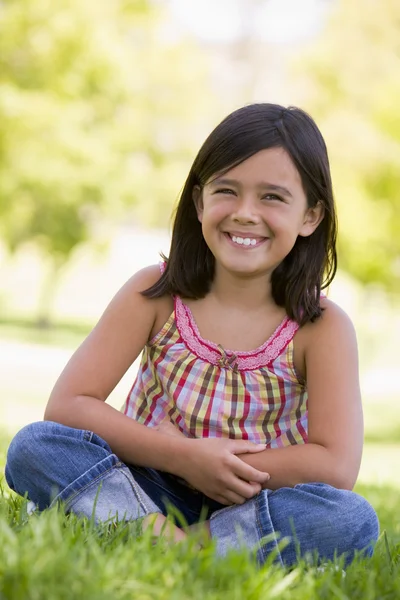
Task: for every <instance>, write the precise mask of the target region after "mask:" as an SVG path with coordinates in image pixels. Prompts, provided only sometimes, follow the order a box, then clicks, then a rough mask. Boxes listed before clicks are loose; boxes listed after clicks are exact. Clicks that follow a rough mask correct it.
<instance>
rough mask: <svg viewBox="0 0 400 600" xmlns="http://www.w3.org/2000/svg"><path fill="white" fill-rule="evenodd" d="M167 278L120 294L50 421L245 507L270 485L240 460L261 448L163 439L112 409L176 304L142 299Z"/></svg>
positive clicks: (150, 274) (134, 284) (64, 379)
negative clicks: (116, 392) (110, 400)
mask: <svg viewBox="0 0 400 600" xmlns="http://www.w3.org/2000/svg"><path fill="white" fill-rule="evenodd" d="M159 276H160V272H159V269H158V266H155V267H149V268H147V269H143V270H142V271H140V272H139V273H137V274H136V275H135V276H134V277H132V278H131V279H130V280H129V281H128V282H127V283H126V284H125V286H124V287H123V288H122V289H121V290H120V291H119V292H118V294H117V295H116V296H115V298H114V299H113V300H112V301H111V303H110V305H109V306H108V307H107V309H106V311H105V312H104V314H103V316H102V317H101V319H100V321H99V322H98V324H97V325H96V327H95V328H94V330H93V331H92V332H91V334H90V335H89V336H88V337H87V338H86V340H85V341H84V342H83V344H82V345H81V346H80V347H79V348H78V350H77V351H76V352H75V353H74V355H73V356H72V358H71V360H70V361H69V362H68V364H67V366H66V367H65V369H64V371H63V372H62V373H61V375H60V377H59V379H58V381H57V383H56V385H55V387H54V389H53V391H52V393H51V396H50V399H49V402H48V405H47V407H46V411H45V416H44V418H45V419H46V420H48V421H55V422H58V423H62V424H64V425H68V426H69V427H74V428H76V429H88V430H90V431H94V432H95V433H97V434H98V435H99V436H100V437H102V438H103V439H104V440H105V441H106V442H107V443H108V444H109V445H110V447H111V449H112V451H113V452H114V453H115V454H116V455H117V456H118V457H119V458H121V460H122V461H124V462H126V463H130V464H136V465H140V466H146V467H151V468H154V469H158V470H161V471H167V472H169V473H175V474H176V475H179V476H181V477H183V478H184V479H186V480H187V481H189V482H190V483H192V484H193V485H194V486H195V487H196V488H198V489H200V490H201V491H203V492H204V493H205V494H207V495H209V496H210V497H212V498H214V499H216V500H218V501H220V502H222V503H226V504H229V503H231V502H243V501H244V500H245V499H247V498H250V497H252V496H253V495H254V494H255V493H257V492H258V491H259V489H260V486H261V484H262V483H264V482H265V481H266V479H267V477H266V475H265V473H264V472H259V471H258V470H256V469H255V468H253V467H251V466H249V465H246V464H244V463H243V461H241V460H240V459H239V458H237V457H236V456H235V454H238V453H239V452H258V451H259V450H260V447H259V446H258V447H257V446H256V445H253V444H251V443H249V442H245V441H243V440H238V441H234V440H191V439H187V438H183V437H175V436H169V435H163V434H162V433H160V432H158V431H155V430H154V429H151V428H148V427H145V426H144V425H142V424H140V423H137V422H136V421H135V420H133V419H131V418H129V417H127V416H125V415H123V414H122V413H120V412H119V411H118V410H116V409H114V408H113V407H111V406H110V405H108V404H106V403H105V400H106V399H107V397H108V396H109V394H110V393H111V391H112V390H113V389H114V387H115V386H116V385H117V383H118V382H119V380H120V379H121V377H122V376H123V375H124V373H125V372H126V371H127V369H128V368H129V366H130V365H131V364H132V363H133V361H134V360H135V359H136V358H137V356H138V355H139V353H140V352H141V350H142V349H143V347H144V346H145V344H146V342H147V341H148V339H149V338H150V337H151V335H152V334H153V333H155V332H156V331H157V330H158V328H159V327H160V326H162V325H163V324H164V322H165V321H166V319H167V318H168V316H169V315H168V310H169V308H170V309H171V310H172V307H171V304H170V300H168V299H157V300H149V299H148V298H144V297H143V296H142V295H141V294H140V291H141V290H143V289H146V288H148V287H150V286H151V285H152V284H153V283H154V282H155V281H156V280H157V279H158V277H159ZM160 315H161V323H160V322H159V321H160ZM249 481H252V482H258V483H257V484H249V483H247V482H249Z"/></svg>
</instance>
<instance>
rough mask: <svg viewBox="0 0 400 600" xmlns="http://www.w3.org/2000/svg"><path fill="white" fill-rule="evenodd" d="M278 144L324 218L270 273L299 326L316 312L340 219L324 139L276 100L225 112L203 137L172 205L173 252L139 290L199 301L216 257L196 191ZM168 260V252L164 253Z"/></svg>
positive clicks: (304, 117) (302, 115) (332, 264)
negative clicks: (205, 232)
mask: <svg viewBox="0 0 400 600" xmlns="http://www.w3.org/2000/svg"><path fill="white" fill-rule="evenodd" d="M267 148H283V149H284V150H285V151H286V152H287V153H288V154H289V156H290V157H291V159H292V161H293V163H294V165H295V166H296V168H297V170H298V172H299V174H300V177H301V182H302V186H303V189H304V192H305V195H306V198H307V204H308V207H309V208H312V207H314V206H316V204H317V203H318V202H320V203H321V204H322V206H323V210H324V217H323V219H322V221H321V223H320V224H319V225H318V227H317V228H316V229H315V231H314V232H313V233H312V234H311V235H310V236H308V237H301V236H298V237H297V240H296V242H295V244H294V247H293V248H292V250H291V251H290V253H289V254H288V255H287V256H286V257H285V259H284V260H283V261H282V262H281V263H280V264H279V265H278V266H277V267H276V268H275V270H274V271H273V273H272V276H271V289H272V296H273V299H274V301H275V302H276V304H277V305H279V306H282V307H284V308H285V310H286V313H287V315H288V316H289V317H290V318H291V319H293V320H295V321H297V322H298V323H299V324H300V325H303V324H305V323H307V322H308V321H313V320H315V319H316V318H317V317H319V316H320V315H321V307H320V293H321V289H323V288H325V287H327V286H328V285H329V284H330V283H331V281H332V280H333V278H334V276H335V273H336V268H337V255H336V235H337V221H336V211H335V204H334V199H333V190H332V182H331V175H330V168H329V159H328V153H327V149H326V145H325V142H324V139H323V137H322V135H321V133H320V131H319V129H318V127H317V125H316V124H315V122H314V121H313V119H312V118H311V117H310V116H309V115H308V114H307V113H306V112H304V111H303V110H301V109H299V108H296V107H289V108H284V107H282V106H279V105H277V104H266V103H265V104H251V105H249V106H244V107H243V108H240V109H238V110H236V111H235V112H233V113H231V114H230V115H228V116H227V117H226V118H225V119H224V120H223V121H222V122H221V123H220V124H219V125H218V126H217V127H216V128H215V129H214V131H212V133H211V134H210V135H209V136H208V138H207V139H206V141H205V142H204V144H203V146H202V147H201V148H200V151H199V153H198V154H197V156H196V158H195V160H194V163H193V165H192V168H191V169H190V171H189V175H188V178H187V180H186V182H185V185H184V188H183V190H182V194H181V197H180V200H179V203H178V207H177V210H176V215H175V220H174V226H173V232H172V241H171V249H170V254H169V257H168V259H166V263H167V264H166V269H165V271H164V273H163V274H162V276H161V277H160V279H159V280H158V281H157V282H156V283H155V284H154V285H153V286H151V287H150V288H148V289H147V290H144V291H143V292H142V294H143V295H144V296H146V297H149V298H159V297H161V296H163V295H164V294H172V295H178V296H181V297H183V298H193V299H198V298H203V297H204V296H205V295H206V294H207V293H208V292H209V290H210V287H211V283H212V281H213V277H214V269H215V259H214V256H213V254H212V253H211V251H210V249H209V248H208V246H207V244H206V242H205V240H204V237H203V234H202V228H201V223H200V222H199V220H198V217H197V212H196V208H195V205H194V202H193V188H194V187H195V186H198V187H199V188H200V189H202V188H203V187H204V185H205V184H206V182H207V181H208V180H209V179H210V178H211V177H212V176H215V175H216V174H219V175H220V174H223V173H225V172H226V171H229V170H230V169H232V168H233V167H235V166H236V165H238V164H239V163H241V162H243V161H244V160H246V159H247V158H249V157H250V156H252V155H253V154H256V153H257V152H259V151H260V150H264V149H267ZM164 258H165V257H164Z"/></svg>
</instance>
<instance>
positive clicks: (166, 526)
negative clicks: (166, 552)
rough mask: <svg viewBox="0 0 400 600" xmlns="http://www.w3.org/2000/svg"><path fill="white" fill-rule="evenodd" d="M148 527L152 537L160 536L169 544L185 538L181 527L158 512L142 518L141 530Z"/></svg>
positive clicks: (185, 535)
mask: <svg viewBox="0 0 400 600" xmlns="http://www.w3.org/2000/svg"><path fill="white" fill-rule="evenodd" d="M149 527H150V528H151V532H152V534H153V535H154V537H162V538H164V539H165V540H166V541H167V542H168V543H169V544H176V543H178V542H182V541H183V540H185V539H186V538H187V534H186V533H185V532H184V531H182V529H179V527H176V525H174V524H173V523H172V522H171V521H170V520H169V519H167V517H164V515H161V514H160V513H156V514H152V515H148V516H147V517H145V518H144V519H143V521H142V528H143V531H146V529H148V528H149Z"/></svg>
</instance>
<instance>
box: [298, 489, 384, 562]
mask: <svg viewBox="0 0 400 600" xmlns="http://www.w3.org/2000/svg"><path fill="white" fill-rule="evenodd" d="M309 487H313V488H314V489H313V490H312V491H313V492H314V494H315V496H314V497H315V499H316V503H315V509H316V510H315V513H314V518H313V516H312V515H310V516H311V520H312V524H311V528H312V529H313V532H314V533H315V534H316V537H318V538H319V541H320V544H321V550H322V554H324V555H325V556H326V558H334V556H340V555H344V556H345V557H346V562H347V563H349V562H350V561H351V560H352V559H353V558H354V556H355V555H356V554H357V553H359V552H363V553H364V555H367V556H371V555H372V552H373V546H374V543H375V542H376V541H377V539H378V536H379V521H378V517H377V515H376V513H375V511H374V509H373V508H372V506H371V505H370V504H369V502H367V500H365V498H363V497H362V496H359V495H358V494H356V493H354V492H350V491H348V490H338V489H336V488H333V487H330V486H327V485H324V484H317V485H315V486H314V484H309Z"/></svg>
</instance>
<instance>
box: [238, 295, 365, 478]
mask: <svg viewBox="0 0 400 600" xmlns="http://www.w3.org/2000/svg"><path fill="white" fill-rule="evenodd" d="M325 303H326V304H325V306H326V310H325V311H324V313H323V316H322V317H321V318H320V319H319V320H318V321H316V322H315V323H310V324H308V325H306V326H305V328H304V329H305V331H304V336H303V339H304V364H305V369H306V379H307V388H308V426H309V430H308V434H309V435H308V443H307V444H304V445H302V444H299V445H297V446H289V447H285V448H279V449H267V450H265V451H264V452H262V453H260V454H257V455H253V456H250V455H243V456H241V458H242V459H243V460H244V461H245V462H246V463H247V464H251V465H252V466H254V467H256V468H257V469H260V470H264V471H267V472H268V473H270V475H271V479H270V481H269V482H268V484H267V485H266V487H268V488H271V489H277V488H280V487H284V486H294V485H296V484H297V483H306V482H322V483H327V484H330V485H333V486H334V487H337V488H343V489H352V488H353V486H354V484H355V482H356V479H357V475H358V471H359V468H360V462H361V454H362V443H363V416H362V406H361V397H360V388H359V376H358V352H357V341H356V336H355V332H354V328H353V326H352V324H351V322H350V320H349V318H348V317H347V316H346V315H345V313H343V311H341V310H340V309H339V308H338V307H337V306H335V305H334V304H333V303H331V302H328V301H325ZM306 328H307V330H306Z"/></svg>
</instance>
